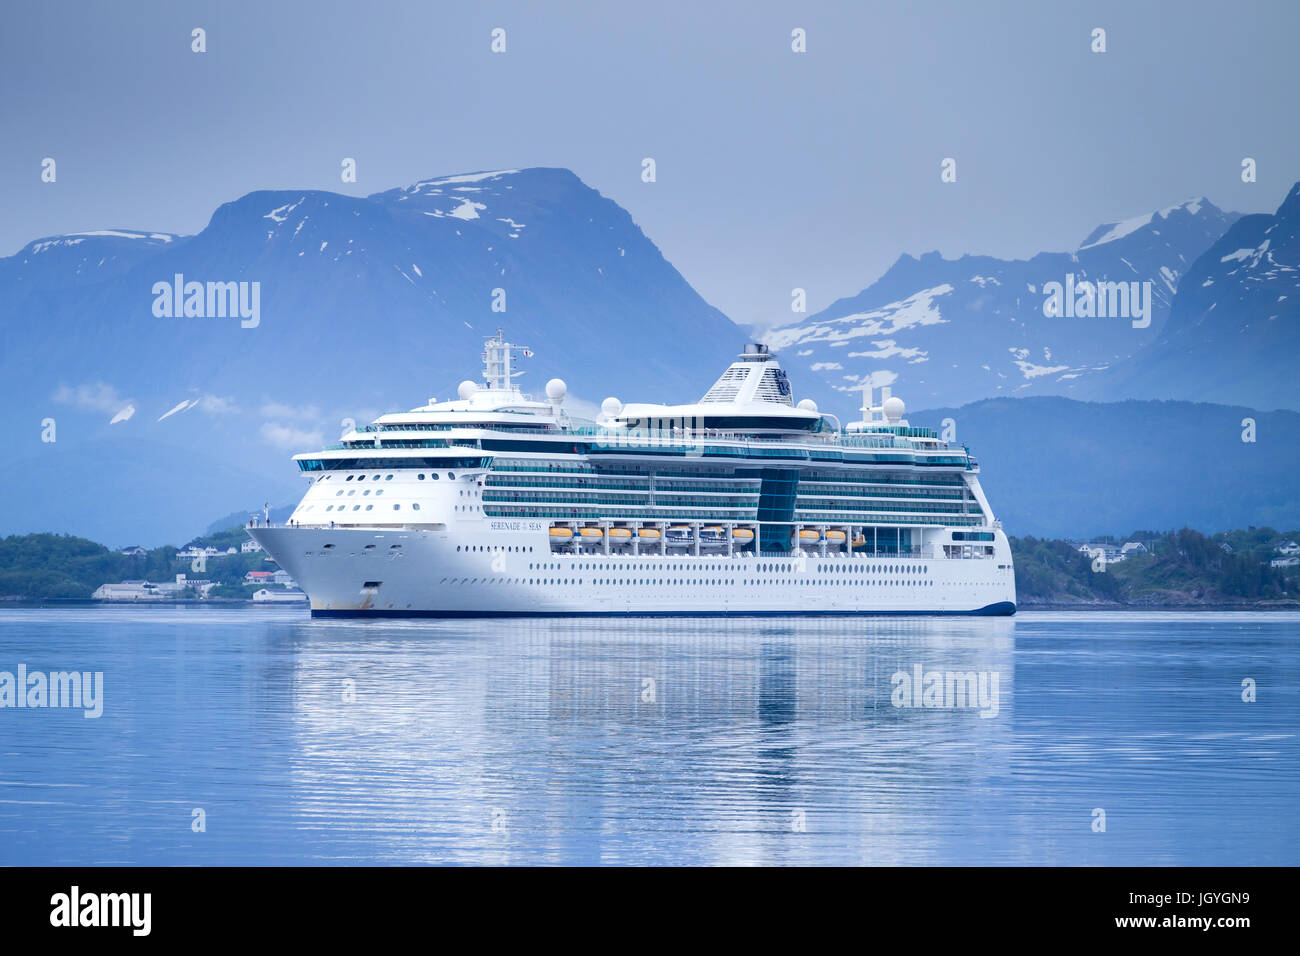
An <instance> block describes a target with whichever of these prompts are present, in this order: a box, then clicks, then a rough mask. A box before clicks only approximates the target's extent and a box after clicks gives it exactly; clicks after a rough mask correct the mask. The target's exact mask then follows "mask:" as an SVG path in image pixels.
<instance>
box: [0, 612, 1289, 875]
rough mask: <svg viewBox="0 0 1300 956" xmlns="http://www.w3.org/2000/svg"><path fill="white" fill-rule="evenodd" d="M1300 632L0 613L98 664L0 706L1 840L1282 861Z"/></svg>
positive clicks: (1222, 619) (444, 852)
mask: <svg viewBox="0 0 1300 956" xmlns="http://www.w3.org/2000/svg"><path fill="white" fill-rule="evenodd" d="M1298 636H1300V615H1295V614H1248V613H1240V614H1236V613H1177V614H1175V613H1169V614H1159V613H1143V614H1125V613H1033V612H1029V613H1022V614H1020V615H1019V616H1017V617H1016V618H1014V619H960V618H935V619H924V618H907V619H881V618H871V619H861V620H824V619H818V618H807V619H801V618H788V619H780V620H772V621H763V620H753V619H750V620H736V621H720V620H716V619H700V620H688V619H673V620H626V621H625V620H599V619H595V620H588V621H572V620H555V621H535V622H527V621H517V620H511V621H484V622H471V623H466V622H460V621H457V622H438V621H431V622H396V623H394V622H366V623H350V622H339V621H311V620H309V619H308V618H307V617H306V613H305V611H301V610H291V609H286V608H256V609H239V610H220V609H210V608H165V607H145V608H130V607H119V608H113V607H103V608H85V609H53V610H45V609H41V610H36V609H32V610H23V609H15V610H6V611H2V612H0V671H8V672H10V673H14V672H16V670H17V668H18V665H19V664H26V665H27V668H28V670H29V671H36V670H40V671H47V672H48V671H56V670H72V669H76V670H88V671H102V672H103V674H104V713H103V716H102V717H101V718H99V719H97V720H88V719H86V718H85V717H84V716H83V715H82V712H81V711H79V710H72V709H13V708H5V709H0V864H86V863H92V864H257V863H271V864H285V863H307V864H315V863H320V864H336V863H402V864H405V863H465V864H558V863H577V864H596V863H624V864H628V863H643V864H676V863H702V864H711V863H723V864H756V863H831V864H922V863H956V864H985V863H988V864H1012V863H1045V864H1066V863H1071V864H1191V865H1203V864H1256V863H1259V864H1262V863H1270V864H1291V865H1295V864H1298V863H1300V823H1298V822H1297V820H1298V818H1300V813H1298V811H1300V759H1298V758H1300V745H1298V744H1297V736H1296V734H1297V732H1300V667H1298V666H1297V650H1298V644H1300V641H1298V639H1297V638H1298ZM917 665H920V666H921V668H922V671H923V673H924V672H930V671H941V672H946V671H954V672H975V673H977V674H983V675H985V677H992V676H993V675H996V676H997V679H998V698H997V705H998V709H997V713H996V715H993V716H987V717H985V716H981V709H980V708H978V707H964V708H956V707H954V708H950V709H943V708H935V707H930V708H926V707H895V706H894V703H893V700H892V696H893V695H894V691H895V684H894V681H893V675H894V674H895V673H897V672H899V671H902V672H905V673H907V674H908V675H910V674H912V672H913V668H914V667H916V666H917ZM1246 678H1251V679H1253V680H1254V681H1255V682H1256V686H1257V691H1256V693H1257V700H1256V701H1255V702H1254V703H1246V702H1243V701H1242V681H1243V680H1244V679H1246ZM990 686H991V685H990ZM900 693H901V692H900ZM985 712H988V713H991V707H986V708H985ZM196 808H201V809H202V810H203V812H204V814H205V818H206V831H205V832H199V833H196V832H194V831H193V829H192V821H193V819H194V815H193V813H194V810H195V809H196ZM1094 809H1102V810H1104V811H1105V824H1106V829H1105V832H1094V829H1093V820H1094V815H1093V811H1094Z"/></svg>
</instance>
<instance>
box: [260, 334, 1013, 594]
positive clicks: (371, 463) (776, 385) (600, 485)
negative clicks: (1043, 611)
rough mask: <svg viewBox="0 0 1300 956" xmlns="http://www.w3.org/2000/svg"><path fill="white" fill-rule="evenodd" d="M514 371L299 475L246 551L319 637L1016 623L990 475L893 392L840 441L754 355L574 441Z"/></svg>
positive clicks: (556, 384) (549, 392)
mask: <svg viewBox="0 0 1300 956" xmlns="http://www.w3.org/2000/svg"><path fill="white" fill-rule="evenodd" d="M516 353H522V354H523V355H525V356H527V355H529V354H531V353H529V352H528V351H527V350H526V349H522V348H521V347H519V346H515V345H512V344H511V343H509V342H507V341H506V340H505V336H504V335H503V334H502V333H500V332H498V334H497V335H496V336H494V337H493V338H491V339H489V340H488V342H487V344H486V346H485V349H484V354H483V360H484V368H483V380H482V382H473V381H465V382H462V383H461V385H460V387H459V389H458V392H457V398H456V399H455V400H452V401H443V402H439V401H434V400H430V402H429V403H427V404H426V405H424V406H421V407H420V408H416V409H412V410H411V411H409V412H402V413H396V414H389V415H384V416H382V417H380V418H379V419H377V420H376V421H375V422H374V423H372V424H370V425H367V426H364V427H360V428H356V429H354V430H352V431H350V432H348V433H347V434H345V435H344V436H343V437H342V440H341V441H340V442H339V443H338V444H336V445H333V446H330V447H329V448H325V449H322V450H320V451H317V452H311V453H305V454H300V455H297V456H296V457H295V461H296V462H297V464H298V467H299V469H300V470H301V471H302V473H303V474H304V475H305V476H306V477H307V478H309V479H310V482H311V484H310V486H309V488H308V491H307V493H306V494H305V495H304V497H303V499H302V500H301V501H300V502H299V504H298V506H297V508H296V509H295V510H294V512H293V514H292V516H291V517H290V519H289V521H288V523H287V524H286V525H283V526H277V527H269V526H267V527H255V528H251V529H250V534H252V536H253V537H254V538H256V539H257V541H258V542H259V543H260V544H261V545H262V546H263V547H264V548H265V549H266V550H267V551H268V553H270V554H271V555H272V556H273V557H274V558H275V559H276V560H277V561H278V562H279V563H280V564H281V566H282V567H284V568H285V569H286V570H287V571H288V572H289V573H290V574H291V575H292V576H293V577H294V579H295V580H296V581H298V582H299V584H300V585H301V586H302V588H303V589H304V590H305V591H306V592H307V594H308V596H309V597H310V599H311V609H312V614H313V615H316V616H330V615H338V616H358V615H361V616H365V615H370V616H401V615H425V616H469V615H473V616H494V615H532V614H550V615H584V614H696V615H699V614H727V615H737V614H741V615H743V614H754V615H760V614H761V615H768V614H866V613H883V614H903V613H920V614H939V613H958V614H1011V613H1014V611H1015V580H1014V572H1013V569H1012V561H1011V552H1010V548H1009V546H1008V544H1007V539H1006V536H1005V534H1004V533H1003V532H1002V529H1001V527H1000V525H999V523H998V522H997V521H996V520H995V518H994V515H993V512H992V510H991V508H990V507H989V504H988V501H987V499H986V498H985V496H984V493H983V491H982V490H981V488H980V483H979V477H978V476H979V465H978V463H977V462H976V460H975V459H974V458H972V457H971V455H970V454H969V453H968V452H967V450H966V449H965V448H964V447H962V446H960V445H955V444H952V443H947V442H943V441H940V440H939V438H938V436H937V435H936V434H935V432H933V431H932V430H930V429H928V428H922V427H915V426H912V425H910V424H909V423H908V422H907V421H906V419H905V418H904V417H903V415H904V405H903V402H902V401H901V400H900V399H899V398H897V397H894V396H891V395H890V394H889V390H888V389H883V390H882V393H881V396H880V402H879V404H874V400H873V390H872V389H871V388H870V387H869V386H868V387H865V388H864V390H863V403H862V410H861V418H860V420H858V421H855V422H849V423H845V424H843V425H841V423H840V422H839V421H838V420H837V419H836V418H835V417H834V416H833V415H829V414H826V413H824V412H822V411H821V410H819V409H818V407H817V405H816V404H815V403H814V402H813V401H811V400H809V399H804V400H803V401H800V402H798V403H795V401H794V399H793V396H792V390H791V386H790V382H789V380H788V379H787V377H786V375H785V372H784V370H783V369H782V368H781V366H780V363H779V361H778V359H777V356H776V355H775V354H774V353H772V352H770V351H769V350H768V349H767V348H766V347H765V346H763V345H749V346H746V348H745V351H744V353H743V354H741V355H740V356H738V357H737V358H736V360H735V361H734V362H732V364H731V365H730V366H729V367H728V368H727V369H726V371H725V372H723V374H722V375H721V376H720V377H719V378H718V380H717V381H716V382H715V383H714V384H713V386H712V387H710V388H709V389H708V391H706V392H705V394H704V395H703V396H702V397H701V398H700V400H699V401H697V402H694V403H690V404H685V405H659V404H645V403H640V404H638V403H629V404H626V405H625V404H623V403H622V402H621V401H619V400H618V399H617V398H607V399H606V400H605V401H604V402H603V403H602V406H601V409H600V413H599V415H598V416H597V417H596V419H595V420H584V419H580V418H576V417H570V415H569V414H568V412H567V410H566V408H565V399H566V394H567V389H566V386H565V383H564V382H563V381H561V380H559V379H552V380H551V381H549V382H548V383H547V384H546V388H545V397H544V398H543V399H532V398H529V397H528V396H526V395H524V394H523V393H522V392H521V391H520V389H519V388H518V387H517V385H516V384H515V378H516V377H517V376H518V375H519V374H520V373H519V372H516V371H513V368H512V367H513V359H514V357H515V354H516Z"/></svg>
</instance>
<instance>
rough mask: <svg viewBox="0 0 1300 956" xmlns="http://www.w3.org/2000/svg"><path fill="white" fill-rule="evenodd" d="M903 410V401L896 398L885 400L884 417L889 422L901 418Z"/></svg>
mask: <svg viewBox="0 0 1300 956" xmlns="http://www.w3.org/2000/svg"><path fill="white" fill-rule="evenodd" d="M903 409H904V406H903V400H902V399H901V398H899V397H898V396H896V395H895V396H891V397H890V398H887V399H885V417H886V418H887V419H889V420H890V421H891V422H896V421H898V420H899V419H900V418H902V417H903Z"/></svg>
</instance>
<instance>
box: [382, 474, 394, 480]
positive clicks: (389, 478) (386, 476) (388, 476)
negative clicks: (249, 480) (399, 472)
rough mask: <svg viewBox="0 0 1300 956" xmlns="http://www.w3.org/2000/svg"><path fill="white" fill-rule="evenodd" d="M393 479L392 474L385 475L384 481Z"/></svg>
mask: <svg viewBox="0 0 1300 956" xmlns="http://www.w3.org/2000/svg"><path fill="white" fill-rule="evenodd" d="M392 480H393V476H392V475H384V481H392Z"/></svg>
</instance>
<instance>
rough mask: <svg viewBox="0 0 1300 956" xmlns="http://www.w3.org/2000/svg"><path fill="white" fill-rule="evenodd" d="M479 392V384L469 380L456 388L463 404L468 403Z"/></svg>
mask: <svg viewBox="0 0 1300 956" xmlns="http://www.w3.org/2000/svg"><path fill="white" fill-rule="evenodd" d="M477 391H478V383H477V382H471V381H470V380H469V379H465V381H463V382H461V383H460V385H458V386H457V387H456V394H457V395H459V396H460V400H461V401H462V402H468V401H469V400H470V398H471V397H473V395H474V394H475V393H476V392H477Z"/></svg>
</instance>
